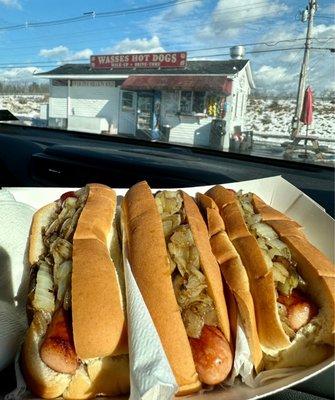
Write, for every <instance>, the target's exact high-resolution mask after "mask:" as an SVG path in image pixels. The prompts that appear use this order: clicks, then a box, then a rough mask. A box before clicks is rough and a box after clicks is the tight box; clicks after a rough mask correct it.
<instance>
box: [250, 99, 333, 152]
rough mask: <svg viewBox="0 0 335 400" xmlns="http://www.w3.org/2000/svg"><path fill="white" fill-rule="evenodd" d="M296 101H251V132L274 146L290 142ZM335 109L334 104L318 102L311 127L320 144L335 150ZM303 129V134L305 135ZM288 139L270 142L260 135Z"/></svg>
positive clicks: (310, 130)
mask: <svg viewBox="0 0 335 400" xmlns="http://www.w3.org/2000/svg"><path fill="white" fill-rule="evenodd" d="M294 108H295V100H294V99H285V100H273V99H254V98H251V99H249V101H248V105H247V112H246V118H247V125H246V129H247V130H252V131H253V132H254V135H256V136H254V139H255V140H262V141H266V142H271V143H277V144H279V143H283V142H286V141H288V140H289V136H290V127H291V120H292V116H293V114H294ZM334 111H335V105H334V104H332V103H331V102H330V100H319V99H314V112H313V117H314V120H313V124H312V125H311V126H310V127H309V130H308V134H309V135H310V134H311V135H315V136H316V137H319V138H320V143H321V144H324V145H327V146H329V147H330V148H335V113H334ZM305 132H306V128H305V127H303V128H302V131H301V134H305ZM267 134H270V135H279V136H281V135H285V136H286V138H272V137H271V138H266V137H260V136H259V135H262V136H263V135H264V136H266V135H267ZM321 138H325V139H333V140H334V142H333V143H329V142H327V143H326V142H324V143H322V139H321Z"/></svg>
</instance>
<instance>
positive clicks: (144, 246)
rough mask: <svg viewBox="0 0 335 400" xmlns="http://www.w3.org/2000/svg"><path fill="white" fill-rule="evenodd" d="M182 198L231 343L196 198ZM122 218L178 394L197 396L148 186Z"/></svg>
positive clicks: (130, 196)
mask: <svg viewBox="0 0 335 400" xmlns="http://www.w3.org/2000/svg"><path fill="white" fill-rule="evenodd" d="M182 198H183V202H184V210H185V214H186V218H187V221H188V224H189V226H190V229H191V232H192V235H193V237H194V242H195V245H196V247H197V249H198V251H199V256H200V260H201V266H202V268H203V272H204V274H205V276H206V281H207V284H208V292H209V293H210V295H211V297H212V298H213V300H214V303H215V307H216V308H215V309H216V311H217V315H218V321H219V327H220V328H221V331H222V333H223V334H224V335H225V337H226V339H227V340H228V342H230V329H229V320H228V314H227V308H226V303H225V299H224V294H223V287H222V280H221V276H220V271H219V269H218V266H217V263H216V260H215V258H214V256H213V254H212V253H211V248H210V244H209V240H208V233H207V229H206V225H205V224H204V222H203V220H202V217H201V214H200V212H199V210H198V208H197V206H196V204H195V203H194V201H193V200H192V198H191V197H190V196H188V195H187V194H185V193H182ZM122 215H123V224H124V227H125V232H126V240H127V248H128V256H129V261H130V264H131V267H132V271H133V274H134V277H135V279H136V281H137V284H138V286H139V289H140V290H141V293H142V296H143V298H144V301H145V303H146V305H147V307H148V310H149V312H150V314H151V317H152V319H153V321H154V324H155V326H156V329H157V331H158V334H159V336H160V339H161V341H162V344H163V347H164V349H165V352H166V355H167V358H168V360H169V363H170V365H171V368H172V370H173V373H174V375H175V378H176V380H177V383H178V385H179V392H178V395H182V394H187V393H192V392H195V391H197V390H199V389H200V387H201V383H200V381H199V379H198V376H197V373H196V369H195V363H194V360H193V357H192V351H191V347H190V343H189V339H188V337H187V334H186V331H185V327H184V324H183V321H182V318H181V314H180V311H179V308H178V304H177V301H176V297H175V294H174V290H173V285H172V281H171V271H170V263H169V259H168V253H167V249H166V243H165V238H164V233H163V225H162V220H161V217H160V214H159V211H158V209H157V204H156V202H155V199H154V197H153V195H152V193H151V190H150V187H149V186H148V184H147V183H146V182H140V183H138V184H136V185H134V186H133V187H132V188H130V189H129V191H128V192H127V194H126V196H125V198H124V201H123V203H122Z"/></svg>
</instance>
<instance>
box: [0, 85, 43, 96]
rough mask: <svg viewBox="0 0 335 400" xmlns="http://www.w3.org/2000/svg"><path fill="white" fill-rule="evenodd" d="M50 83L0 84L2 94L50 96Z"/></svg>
mask: <svg viewBox="0 0 335 400" xmlns="http://www.w3.org/2000/svg"><path fill="white" fill-rule="evenodd" d="M48 93H49V84H48V83H36V82H24V83H23V82H0V95H1V94H48Z"/></svg>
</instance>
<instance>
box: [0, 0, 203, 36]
mask: <svg viewBox="0 0 335 400" xmlns="http://www.w3.org/2000/svg"><path fill="white" fill-rule="evenodd" d="M199 1H200V0H179V1H178V2H176V1H174V0H170V1H166V2H164V3H158V4H153V5H149V6H141V7H134V8H125V9H121V10H114V11H106V12H99V13H96V12H95V11H92V12H89V13H85V14H83V15H79V16H76V17H70V18H62V19H55V20H49V21H42V22H28V21H27V22H25V23H21V24H17V25H9V26H4V27H0V30H5V31H8V30H17V29H24V28H41V27H45V26H53V25H63V24H71V23H74V22H81V21H85V20H89V19H94V18H104V17H112V16H120V15H127V14H133V13H142V12H148V11H155V10H160V9H164V8H169V7H173V6H175V5H178V4H185V3H195V2H199Z"/></svg>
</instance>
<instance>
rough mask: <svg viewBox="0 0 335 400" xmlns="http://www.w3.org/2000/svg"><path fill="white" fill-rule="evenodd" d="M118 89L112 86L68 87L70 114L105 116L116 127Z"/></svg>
mask: <svg viewBox="0 0 335 400" xmlns="http://www.w3.org/2000/svg"><path fill="white" fill-rule="evenodd" d="M119 93H120V89H119V88H116V87H112V86H74V85H72V86H71V87H70V97H71V104H70V114H71V115H76V116H82V117H99V118H106V119H107V121H108V122H109V123H110V124H113V127H114V128H116V127H117V121H118V108H119Z"/></svg>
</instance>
